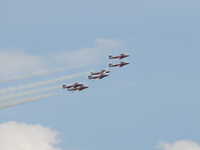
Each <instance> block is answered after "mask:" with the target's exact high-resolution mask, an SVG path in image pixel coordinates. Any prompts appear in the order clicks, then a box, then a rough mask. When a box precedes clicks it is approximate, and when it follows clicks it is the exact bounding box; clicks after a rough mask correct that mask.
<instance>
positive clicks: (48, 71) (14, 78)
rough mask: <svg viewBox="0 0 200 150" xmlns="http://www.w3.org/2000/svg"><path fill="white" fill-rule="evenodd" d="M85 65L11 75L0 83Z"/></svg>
mask: <svg viewBox="0 0 200 150" xmlns="http://www.w3.org/2000/svg"><path fill="white" fill-rule="evenodd" d="M84 65H86V64H83V65H77V66H72V67H66V68H58V69H53V70H47V71H43V72H39V73H34V74H29V75H23V76H17V77H11V78H7V79H3V80H0V83H3V82H9V81H14V80H20V79H24V78H29V77H34V76H40V75H45V74H49V73H55V72H59V71H65V70H69V69H73V68H78V67H82V66H84Z"/></svg>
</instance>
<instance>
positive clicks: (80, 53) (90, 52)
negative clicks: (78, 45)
mask: <svg viewBox="0 0 200 150" xmlns="http://www.w3.org/2000/svg"><path fill="white" fill-rule="evenodd" d="M94 42H95V46H94V47H92V48H82V49H80V50H77V51H68V52H60V53H59V54H58V55H56V57H55V58H56V61H59V62H65V63H67V64H82V63H91V62H97V61H99V59H100V58H101V57H106V56H107V55H108V54H109V53H110V52H112V51H113V50H115V49H117V48H119V47H121V46H122V45H123V44H124V43H125V42H127V41H126V40H119V39H104V38H99V39H96V40H95V41H94Z"/></svg>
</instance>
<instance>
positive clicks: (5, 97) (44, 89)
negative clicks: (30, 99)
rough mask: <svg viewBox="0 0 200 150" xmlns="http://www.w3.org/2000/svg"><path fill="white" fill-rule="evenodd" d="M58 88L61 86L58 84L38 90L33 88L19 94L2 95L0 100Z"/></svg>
mask: <svg viewBox="0 0 200 150" xmlns="http://www.w3.org/2000/svg"><path fill="white" fill-rule="evenodd" d="M58 88H61V86H60V85H59V86H52V87H48V88H43V89H38V90H34V91H29V92H23V93H19V94H15V95H9V96H4V97H1V98H0V101H4V100H9V99H13V98H18V97H22V96H28V95H32V94H37V93H41V92H45V91H50V90H54V89H58Z"/></svg>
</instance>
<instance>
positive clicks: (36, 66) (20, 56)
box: [0, 50, 45, 76]
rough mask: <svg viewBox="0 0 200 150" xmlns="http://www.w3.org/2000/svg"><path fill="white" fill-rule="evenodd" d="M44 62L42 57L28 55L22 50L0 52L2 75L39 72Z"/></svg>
mask: <svg viewBox="0 0 200 150" xmlns="http://www.w3.org/2000/svg"><path fill="white" fill-rule="evenodd" d="M44 62H45V61H44V58H43V57H42V56H34V55H28V54H26V53H25V52H24V51H22V50H0V75H2V76H7V75H16V74H19V73H21V72H27V71H28V72H29V73H32V72H35V71H39V70H41V69H42V65H43V64H44Z"/></svg>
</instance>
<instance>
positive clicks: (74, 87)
mask: <svg viewBox="0 0 200 150" xmlns="http://www.w3.org/2000/svg"><path fill="white" fill-rule="evenodd" d="M125 57H129V54H126V53H122V54H120V55H118V56H112V55H111V54H110V55H108V58H109V59H114V60H119V59H123V58H125ZM128 64H129V62H127V61H121V62H120V63H117V64H112V63H111V62H110V63H108V66H109V67H115V69H116V68H118V67H123V66H124V65H128ZM109 73H110V70H107V69H103V70H101V71H99V72H93V71H90V73H89V75H88V76H87V77H88V79H89V80H91V79H93V80H98V79H103V78H105V77H107V76H109ZM62 87H63V89H67V90H68V91H72V92H76V91H82V90H84V89H86V88H88V87H89V86H88V85H85V84H83V83H80V82H76V83H74V84H72V85H65V84H63V85H62Z"/></svg>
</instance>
